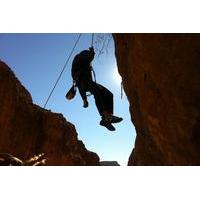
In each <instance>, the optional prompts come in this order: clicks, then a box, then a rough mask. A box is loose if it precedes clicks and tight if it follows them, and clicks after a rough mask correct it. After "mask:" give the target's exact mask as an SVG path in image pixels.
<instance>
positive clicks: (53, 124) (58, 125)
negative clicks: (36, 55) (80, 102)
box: [0, 61, 100, 165]
mask: <svg viewBox="0 0 200 200" xmlns="http://www.w3.org/2000/svg"><path fill="white" fill-rule="evenodd" d="M0 152H1V153H11V154H13V155H15V156H17V157H19V158H20V159H22V160H26V159H28V158H30V157H32V156H34V155H35V154H39V153H45V155H46V157H47V159H48V160H47V165H100V163H99V157H98V156H97V154H95V153H93V152H90V151H88V150H87V149H86V148H85V146H84V144H83V142H82V141H79V140H78V138H77V133H76V130H75V127H74V125H73V124H71V123H70V122H68V121H66V119H65V118H64V117H63V116H62V114H56V113H52V112H50V111H48V110H45V109H42V108H40V107H39V106H37V105H34V104H33V103H32V98H31V95H30V94H29V93H28V91H27V90H26V89H25V88H24V87H23V86H22V85H21V83H20V82H19V80H18V79H17V78H16V77H15V75H14V73H13V72H12V71H11V69H10V68H9V67H8V66H7V65H6V64H5V63H3V62H1V61H0Z"/></svg>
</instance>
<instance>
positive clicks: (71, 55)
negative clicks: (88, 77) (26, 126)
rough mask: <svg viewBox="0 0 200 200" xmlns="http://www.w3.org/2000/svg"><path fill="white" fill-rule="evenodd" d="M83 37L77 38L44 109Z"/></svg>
mask: <svg viewBox="0 0 200 200" xmlns="http://www.w3.org/2000/svg"><path fill="white" fill-rule="evenodd" d="M81 36H82V33H80V34H79V36H78V38H77V40H76V42H75V44H74V47H73V48H72V50H71V53H70V54H69V57H68V59H67V61H66V62H65V64H64V67H63V69H62V70H61V72H60V75H59V76H58V79H57V80H56V82H55V84H54V86H53V89H52V90H51V92H50V94H49V96H48V98H47V100H46V102H45V104H44V106H43V108H45V107H46V105H47V103H48V101H49V99H50V98H51V95H52V94H53V91H54V90H55V88H56V86H57V84H58V82H59V80H60V78H61V76H62V74H63V72H64V70H65V68H66V66H67V64H68V62H69V59H70V58H71V56H72V54H73V52H74V49H75V48H76V45H77V44H78V42H79V40H80V37H81Z"/></svg>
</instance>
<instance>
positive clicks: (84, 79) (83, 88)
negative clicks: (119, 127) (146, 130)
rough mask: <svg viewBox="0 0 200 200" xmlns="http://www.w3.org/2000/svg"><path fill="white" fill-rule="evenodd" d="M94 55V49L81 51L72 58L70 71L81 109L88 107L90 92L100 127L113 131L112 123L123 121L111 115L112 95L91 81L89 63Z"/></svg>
mask: <svg viewBox="0 0 200 200" xmlns="http://www.w3.org/2000/svg"><path fill="white" fill-rule="evenodd" d="M94 55H95V52H94V48H93V47H90V48H89V50H83V51H81V52H80V53H79V54H77V55H76V56H75V57H74V60H73V62H72V69H71V74H72V78H73V81H74V83H75V86H76V87H78V90H79V93H80V95H81V98H82V100H83V107H84V108H87V107H88V105H89V104H88V101H87V94H86V92H90V93H91V94H92V95H93V96H94V99H95V104H96V107H97V109H98V111H99V114H100V115H101V117H102V119H101V121H100V125H101V126H105V127H106V128H107V129H108V130H110V131H114V130H115V127H114V126H113V125H112V123H118V122H121V121H122V120H123V119H122V118H121V117H117V116H114V115H113V94H112V93H111V92H110V91H109V90H108V89H107V88H105V87H104V86H102V85H100V84H97V83H96V81H93V79H92V66H91V62H92V60H93V59H94Z"/></svg>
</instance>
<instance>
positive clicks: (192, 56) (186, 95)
mask: <svg viewBox="0 0 200 200" xmlns="http://www.w3.org/2000/svg"><path fill="white" fill-rule="evenodd" d="M113 37H114V41H115V49H116V58H117V64H118V69H119V73H120V74H121V76H122V79H123V86H124V90H125V92H126V94H127V97H128V100H129V103H130V113H131V118H132V122H133V123H134V125H135V128H136V132H137V137H136V142H135V148H134V150H133V152H132V154H131V156H130V158H129V163H128V164H129V165H200V156H199V155H200V34H113Z"/></svg>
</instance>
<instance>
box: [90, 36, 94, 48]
mask: <svg viewBox="0 0 200 200" xmlns="http://www.w3.org/2000/svg"><path fill="white" fill-rule="evenodd" d="M93 43H94V33H92V41H91V47H92V46H93Z"/></svg>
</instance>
